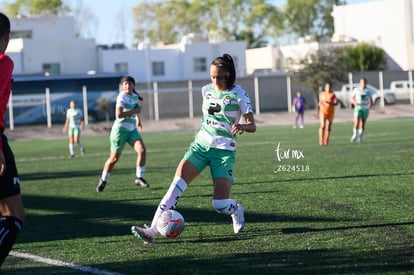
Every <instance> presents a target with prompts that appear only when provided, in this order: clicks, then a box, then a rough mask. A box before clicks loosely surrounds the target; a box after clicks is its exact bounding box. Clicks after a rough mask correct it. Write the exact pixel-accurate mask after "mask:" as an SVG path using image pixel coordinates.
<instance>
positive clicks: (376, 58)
mask: <svg viewBox="0 0 414 275" xmlns="http://www.w3.org/2000/svg"><path fill="white" fill-rule="evenodd" d="M344 58H345V60H346V66H347V70H348V71H360V72H362V71H374V70H384V69H385V68H386V64H387V62H386V60H385V51H384V50H383V49H381V48H377V47H375V46H371V45H369V44H367V43H358V44H357V45H355V46H348V47H346V48H345V51H344Z"/></svg>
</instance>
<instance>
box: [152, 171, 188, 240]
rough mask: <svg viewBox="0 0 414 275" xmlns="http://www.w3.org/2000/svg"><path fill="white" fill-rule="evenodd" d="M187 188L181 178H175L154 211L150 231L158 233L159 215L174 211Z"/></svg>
mask: <svg viewBox="0 0 414 275" xmlns="http://www.w3.org/2000/svg"><path fill="white" fill-rule="evenodd" d="M186 188H187V183H186V182H185V180H183V179H182V178H181V177H175V178H174V179H173V182H172V183H171V185H170V188H169V189H168V191H167V193H165V195H164V197H163V198H162V200H161V202H160V204H159V205H158V208H157V211H155V214H154V217H153V219H152V223H151V230H152V231H154V232H158V230H157V221H158V218H159V217H160V215H161V214H162V213H163V212H165V211H167V210H169V209H175V206H176V205H177V203H178V199H179V198H180V197H181V195H182V193H183V192H184V190H185V189H186Z"/></svg>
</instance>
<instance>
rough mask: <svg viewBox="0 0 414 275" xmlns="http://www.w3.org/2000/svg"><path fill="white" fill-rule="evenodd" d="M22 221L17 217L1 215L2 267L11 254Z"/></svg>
mask: <svg viewBox="0 0 414 275" xmlns="http://www.w3.org/2000/svg"><path fill="white" fill-rule="evenodd" d="M21 227H22V222H21V221H20V220H19V219H17V218H15V217H1V219H0V267H1V265H2V264H3V261H4V259H6V257H7V255H9V252H10V250H11V249H12V247H13V244H14V242H15V240H16V237H17V233H19V231H20V229H21Z"/></svg>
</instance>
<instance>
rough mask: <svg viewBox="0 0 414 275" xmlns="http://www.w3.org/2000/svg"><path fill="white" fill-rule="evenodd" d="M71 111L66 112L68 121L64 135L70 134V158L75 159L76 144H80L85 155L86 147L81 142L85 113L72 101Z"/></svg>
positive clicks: (80, 148)
mask: <svg viewBox="0 0 414 275" xmlns="http://www.w3.org/2000/svg"><path fill="white" fill-rule="evenodd" d="M69 107H70V108H69V109H68V110H67V111H66V121H65V125H64V126H63V130H62V132H63V133H66V131H67V132H68V135H69V157H70V158H74V157H75V143H76V144H78V146H79V150H80V152H81V155H84V154H85V147H83V144H82V142H81V141H80V133H81V129H83V127H84V125H85V124H84V120H83V112H82V110H81V109H79V108H76V102H75V101H74V100H71V101H70V103H69Z"/></svg>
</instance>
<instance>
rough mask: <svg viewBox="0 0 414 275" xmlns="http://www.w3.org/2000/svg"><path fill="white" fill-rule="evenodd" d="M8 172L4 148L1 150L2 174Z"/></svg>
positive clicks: (0, 173)
mask: <svg viewBox="0 0 414 275" xmlns="http://www.w3.org/2000/svg"><path fill="white" fill-rule="evenodd" d="M4 172H6V160H5V159H4V154H3V149H2V150H1V152H0V176H3V175H4Z"/></svg>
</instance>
